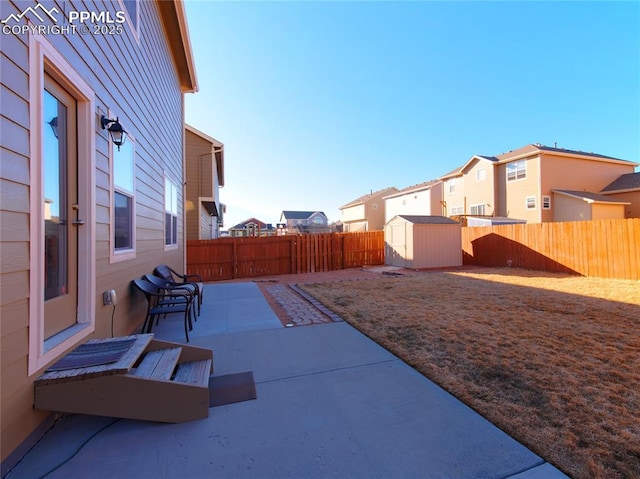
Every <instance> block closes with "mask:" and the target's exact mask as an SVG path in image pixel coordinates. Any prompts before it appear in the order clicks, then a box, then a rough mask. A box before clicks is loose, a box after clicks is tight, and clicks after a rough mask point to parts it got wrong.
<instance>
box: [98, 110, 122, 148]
mask: <svg viewBox="0 0 640 479" xmlns="http://www.w3.org/2000/svg"><path fill="white" fill-rule="evenodd" d="M100 124H101V125H102V129H103V130H105V129H106V130H107V131H108V132H109V135H110V136H111V141H113V144H114V145H116V146H117V147H118V151H120V147H121V146H122V145H123V144H124V140H126V139H127V132H126V131H124V129H123V128H122V125H121V124H120V122H119V121H118V118H116V119H115V120H111V119H109V118H107V117H106V116H104V115H102V117H101V118H100Z"/></svg>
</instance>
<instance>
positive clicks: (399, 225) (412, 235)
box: [384, 217, 462, 269]
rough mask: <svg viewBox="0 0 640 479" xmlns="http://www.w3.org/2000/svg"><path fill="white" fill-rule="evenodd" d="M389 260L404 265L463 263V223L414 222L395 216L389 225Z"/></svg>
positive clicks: (386, 251) (387, 236)
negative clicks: (461, 227) (461, 224)
mask: <svg viewBox="0 0 640 479" xmlns="http://www.w3.org/2000/svg"><path fill="white" fill-rule="evenodd" d="M384 236H385V263H386V264H388V265H392V266H400V267H404V268H415V269H420V268H443V267H450V266H461V265H462V234H461V230H460V225H459V224H443V225H440V224H413V223H411V222H409V221H407V220H405V219H403V218H400V217H395V218H393V219H391V220H390V221H389V222H388V223H387V224H386V225H385V235H384Z"/></svg>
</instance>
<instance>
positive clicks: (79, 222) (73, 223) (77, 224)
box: [71, 220, 84, 226]
mask: <svg viewBox="0 0 640 479" xmlns="http://www.w3.org/2000/svg"><path fill="white" fill-rule="evenodd" d="M71 224H72V225H73V226H82V225H83V224H84V220H72V221H71Z"/></svg>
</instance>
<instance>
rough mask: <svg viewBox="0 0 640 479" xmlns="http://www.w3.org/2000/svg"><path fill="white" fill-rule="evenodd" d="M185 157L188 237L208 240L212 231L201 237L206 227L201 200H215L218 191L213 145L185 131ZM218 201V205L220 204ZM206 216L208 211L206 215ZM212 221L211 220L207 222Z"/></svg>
mask: <svg viewBox="0 0 640 479" xmlns="http://www.w3.org/2000/svg"><path fill="white" fill-rule="evenodd" d="M185 157H186V177H185V181H186V182H187V189H186V206H185V208H186V215H187V224H186V237H187V239H189V240H192V239H193V240H197V239H207V238H208V237H209V236H210V235H211V230H210V229H209V231H208V232H207V233H205V235H204V236H200V234H201V228H204V227H205V226H206V225H205V224H203V223H202V221H201V217H200V215H201V212H200V203H201V198H215V196H214V195H215V194H216V193H217V189H216V188H215V185H214V182H215V175H216V174H217V169H216V168H215V161H216V160H215V156H214V154H213V145H212V144H211V142H209V141H207V140H206V139H205V138H202V137H201V136H199V135H196V134H195V133H193V132H192V131H189V130H186V131H185ZM215 199H216V205H217V206H219V202H218V201H217V198H215ZM204 214H206V211H205V213H204ZM206 221H208V222H209V221H210V220H206Z"/></svg>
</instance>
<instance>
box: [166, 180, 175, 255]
mask: <svg viewBox="0 0 640 479" xmlns="http://www.w3.org/2000/svg"><path fill="white" fill-rule="evenodd" d="M164 244H165V246H168V247H172V246H177V245H178V187H177V186H176V184H175V183H174V182H173V181H171V180H170V179H169V178H168V177H167V176H165V177H164Z"/></svg>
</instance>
